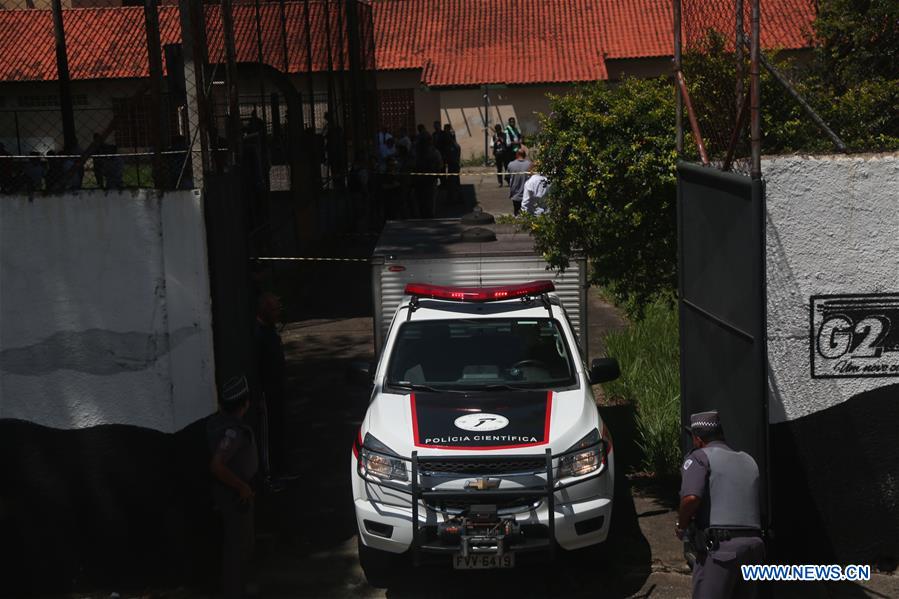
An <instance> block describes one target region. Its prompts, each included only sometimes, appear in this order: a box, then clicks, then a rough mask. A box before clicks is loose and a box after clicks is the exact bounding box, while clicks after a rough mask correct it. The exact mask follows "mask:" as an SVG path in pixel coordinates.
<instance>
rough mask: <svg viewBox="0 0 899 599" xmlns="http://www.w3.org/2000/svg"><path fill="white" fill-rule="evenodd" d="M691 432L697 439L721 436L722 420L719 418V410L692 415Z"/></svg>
mask: <svg viewBox="0 0 899 599" xmlns="http://www.w3.org/2000/svg"><path fill="white" fill-rule="evenodd" d="M690 432H691V433H693V434H694V435H696V436H697V437H705V436H708V435H716V434H720V433H721V420H720V418H718V410H711V411H709V412H697V413H695V414H690Z"/></svg>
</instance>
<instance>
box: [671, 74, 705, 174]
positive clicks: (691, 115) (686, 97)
mask: <svg viewBox="0 0 899 599" xmlns="http://www.w3.org/2000/svg"><path fill="white" fill-rule="evenodd" d="M674 76H675V78H676V79H677V85H678V87H679V88H680V95H681V96H682V97H683V102H684V106H685V107H686V108H687V118H688V119H689V120H690V131H691V132H692V133H693V141H694V142H695V143H696V149H697V150H698V151H699V159H700V160H701V161H702V164H703V165H704V166H708V164H709V156H708V154H707V153H706V151H705V144H704V143H703V142H702V132H701V131H700V130H699V121H697V120H696V113H695V112H693V103H692V102H690V93H689V92H688V91H687V82H686V80H684V74H683V73H682V72H681V71H677V72H676V73H675V74H674Z"/></svg>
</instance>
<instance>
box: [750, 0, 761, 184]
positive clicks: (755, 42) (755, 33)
mask: <svg viewBox="0 0 899 599" xmlns="http://www.w3.org/2000/svg"><path fill="white" fill-rule="evenodd" d="M750 27H751V31H750V47H749V94H750V96H751V99H750V104H749V106H750V124H749V138H750V141H751V145H752V165H751V167H750V173H749V174H750V176H751V177H752V178H753V179H761V178H762V118H761V100H760V94H761V90H760V89H759V88H760V87H761V85H760V83H761V82H760V80H759V54H760V52H759V44H760V40H759V0H752V23H751V25H750Z"/></svg>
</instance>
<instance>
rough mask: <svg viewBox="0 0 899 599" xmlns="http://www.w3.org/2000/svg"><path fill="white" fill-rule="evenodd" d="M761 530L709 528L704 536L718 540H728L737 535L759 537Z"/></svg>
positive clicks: (737, 536)
mask: <svg viewBox="0 0 899 599" xmlns="http://www.w3.org/2000/svg"><path fill="white" fill-rule="evenodd" d="M760 536H762V531H760V530H758V529H755V528H709V529H708V530H706V537H707V538H709V539H711V540H714V541H718V542H719V543H720V542H721V541H729V540H731V539H736V538H739V537H760Z"/></svg>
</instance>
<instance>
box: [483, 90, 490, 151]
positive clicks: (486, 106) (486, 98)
mask: <svg viewBox="0 0 899 599" xmlns="http://www.w3.org/2000/svg"><path fill="white" fill-rule="evenodd" d="M488 93H489V88H488V87H487V86H486V85H485V86H484V166H487V151H488V148H489V146H488V144H487V136H488V135H490V113H489V112H488V111H489V110H490V96H489V95H488Z"/></svg>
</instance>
